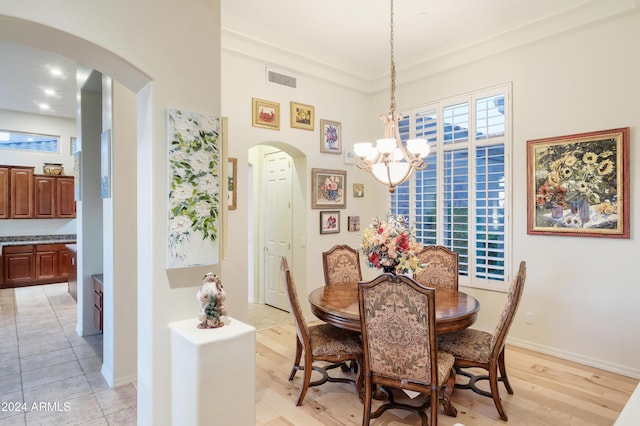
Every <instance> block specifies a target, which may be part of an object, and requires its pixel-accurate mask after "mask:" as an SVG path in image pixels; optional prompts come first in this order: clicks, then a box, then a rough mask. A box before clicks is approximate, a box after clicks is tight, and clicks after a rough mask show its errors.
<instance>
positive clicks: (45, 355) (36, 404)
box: [0, 283, 291, 426]
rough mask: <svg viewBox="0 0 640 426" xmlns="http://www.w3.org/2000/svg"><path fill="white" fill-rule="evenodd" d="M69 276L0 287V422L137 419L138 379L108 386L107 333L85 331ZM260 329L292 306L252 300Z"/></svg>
mask: <svg viewBox="0 0 640 426" xmlns="http://www.w3.org/2000/svg"><path fill="white" fill-rule="evenodd" d="M76 309H77V308H76V303H75V302H74V300H73V299H72V298H71V296H70V295H69V293H68V292H67V284H66V283H62V284H49V285H43V286H32V287H22V288H17V289H2V290H0V405H1V406H0V426H5V425H6V426H9V425H11V426H13V425H23V426H25V425H28V426H31V425H51V424H64V425H72V424H90V425H118V426H126V425H135V424H136V418H137V412H136V406H137V391H136V388H135V386H134V385H133V384H129V385H124V386H120V387H117V388H114V389H111V388H109V386H108V385H107V383H106V381H105V380H104V378H103V377H102V374H101V373H100V369H101V367H102V335H95V336H88V337H79V336H78V334H77V333H76V315H77V314H76ZM248 322H249V324H251V325H253V326H254V327H256V329H258V330H263V329H267V328H271V327H274V326H277V325H281V324H286V323H289V322H291V316H290V314H289V313H288V312H284V311H281V310H279V309H275V308H272V307H270V306H267V305H261V304H249V321H248Z"/></svg>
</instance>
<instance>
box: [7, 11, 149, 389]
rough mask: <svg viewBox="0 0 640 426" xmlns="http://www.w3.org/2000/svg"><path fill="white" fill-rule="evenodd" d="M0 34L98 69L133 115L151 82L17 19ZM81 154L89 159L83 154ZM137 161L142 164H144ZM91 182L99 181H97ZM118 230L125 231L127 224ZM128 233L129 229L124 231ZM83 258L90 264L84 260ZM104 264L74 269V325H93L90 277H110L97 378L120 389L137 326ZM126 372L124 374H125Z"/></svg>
mask: <svg viewBox="0 0 640 426" xmlns="http://www.w3.org/2000/svg"><path fill="white" fill-rule="evenodd" d="M0 28H2V31H0V42H6V43H11V44H14V45H17V46H29V47H31V48H35V49H38V50H41V51H46V52H51V53H55V54H57V55H60V56H64V57H66V58H68V59H71V60H73V61H76V62H77V63H78V64H82V65H83V66H86V67H88V68H94V69H95V68H98V67H99V68H100V69H101V71H102V73H103V74H104V75H109V76H111V77H112V78H113V80H114V81H115V82H117V83H114V84H117V86H118V90H120V89H124V90H125V91H127V92H129V93H130V94H131V96H132V98H133V100H132V101H131V100H130V101H128V107H130V108H132V109H133V111H135V110H136V108H137V106H136V99H135V98H136V95H135V93H137V92H140V91H141V89H142V88H143V87H144V85H145V84H147V83H148V82H149V81H150V79H149V78H148V77H146V76H145V75H144V74H143V73H141V72H140V71H139V70H137V69H136V68H135V67H133V66H131V65H130V64H128V63H127V62H126V61H124V60H123V59H121V58H119V57H117V56H116V55H114V54H113V53H111V52H109V51H107V50H106V49H104V48H102V47H100V46H97V45H94V44H92V43H90V42H88V41H86V40H83V39H81V38H79V37H76V36H73V35H71V34H69V33H65V32H62V31H59V30H56V29H53V28H51V27H47V26H45V25H41V24H36V23H33V22H30V21H25V20H21V19H17V18H10V17H7V16H0ZM144 96H149V94H148V93H146V94H144ZM94 107H95V108H94V109H96V110H97V111H98V115H100V112H99V108H101V105H100V100H98V101H97V103H96V104H95V105H94ZM87 115H88V114H87ZM134 117H135V115H134ZM111 119H113V117H111ZM147 125H148V123H147ZM122 127H124V126H122ZM135 128H136V126H135V123H134V125H133V129H135ZM139 129H145V126H144V125H143V126H141V127H139ZM101 130H102V129H101V128H99V127H98V128H97V130H96V131H97V139H98V140H99V137H100V131H101ZM142 133H144V132H142ZM134 137H135V130H134ZM88 144H89V141H88V140H87V141H85V147H87V148H88V146H89V145H88ZM134 146H135V145H134ZM94 148H95V147H94ZM98 151H99V147H98ZM86 154H89V150H88V149H87V152H86ZM87 157H88V155H87ZM117 158H118V157H117V156H116V157H114V158H113V161H114V167H115V165H116V164H115V162H116V161H118V159H117ZM141 160H142V161H145V160H144V159H141ZM134 173H135V167H134ZM96 177H97V178H98V179H99V176H96ZM115 196H117V195H115V193H114V197H115ZM97 197H98V199H99V197H100V196H99V195H98V196H97ZM114 200H115V198H114ZM107 203H111V206H112V205H113V200H111V201H108V202H107ZM99 208H100V209H102V208H103V206H102V202H100V205H99ZM106 209H107V210H108V209H109V206H107V207H106ZM83 216H84V217H83ZM90 216H91V215H90V214H85V215H82V213H80V214H79V215H78V218H79V219H78V221H79V223H78V225H77V228H80V227H81V226H82V222H83V221H84V220H87V221H88V222H91V220H92V219H94V218H92V217H90ZM108 219H109V220H110V223H111V225H113V223H114V220H113V211H111V213H110V216H109V218H108ZM91 225H92V223H88V224H86V227H89V228H90V227H91ZM123 225H125V226H126V224H123ZM129 227H130V228H131V225H129ZM101 229H102V228H101ZM111 230H112V231H113V232H111V233H110V234H109V235H107V234H105V238H104V239H105V242H102V239H100V242H101V244H102V245H103V246H104V245H105V244H107V242H106V240H107V239H111V240H113V235H114V234H115V233H116V232H117V230H114V229H113V228H111ZM120 232H122V231H120ZM78 238H79V239H80V240H83V239H84V238H83V236H82V233H81V232H78ZM91 244H94V245H95V244H98V243H96V242H94V241H79V244H78V247H79V249H80V250H81V247H82V246H85V247H89V246H90V245H91ZM110 245H111V247H113V241H111V244H110ZM136 250H137V247H136V246H135V245H134V246H133V252H135V251H136ZM80 256H81V255H80ZM80 256H79V260H80V262H82V258H81V257H80ZM85 257H87V258H89V256H85ZM105 263H106V264H105V265H103V268H105V269H108V270H102V271H100V270H96V269H95V268H89V267H87V268H84V269H83V265H79V266H78V269H79V272H80V277H79V278H80V279H79V281H81V284H80V282H79V286H78V287H79V288H78V322H79V323H81V324H83V323H84V322H85V321H87V318H90V319H89V321H92V317H93V297H94V292H93V282H92V281H91V275H92V274H95V273H98V272H104V275H105V277H107V276H108V277H111V279H110V282H106V281H105V287H106V286H107V285H109V286H111V290H112V291H111V294H107V293H105V306H104V308H105V311H104V314H105V323H106V322H107V321H108V320H111V322H112V323H111V326H110V329H109V333H106V332H105V335H104V342H103V365H102V374H103V376H104V377H105V379H106V380H107V382H108V383H109V384H110V385H111V386H117V385H120V384H124V383H129V382H132V381H135V380H136V378H137V376H136V375H137V373H136V365H137V356H136V352H135V351H127V350H124V347H125V346H126V347H127V348H131V345H134V347H135V345H136V340H137V327H135V326H133V327H132V325H133V324H137V315H136V312H137V310H136V309H135V299H136V294H137V288H136V286H135V285H134V286H131V285H129V286H127V287H125V285H126V283H122V284H121V285H119V286H118V287H117V288H118V293H119V294H118V296H119V298H116V297H114V293H115V291H113V290H115V287H114V285H115V280H114V279H113V271H115V270H116V269H117V268H118V266H120V267H122V265H117V264H115V263H113V262H105ZM122 269H124V268H122ZM133 281H134V282H135V278H134V279H133ZM131 295H133V300H134V302H133V307H134V309H130V307H129V306H127V307H122V300H126V298H127V296H131ZM116 304H120V306H121V311H122V312H126V313H125V314H124V315H123V316H120V318H119V321H118V323H116V322H115V321H114V319H115V310H116ZM89 311H91V312H89ZM123 319H124V320H123ZM78 330H79V331H80V330H83V328H82V327H79V328H78ZM81 334H82V331H81ZM124 364H126V365H127V366H126V367H125V368H124V369H123V368H122V365H124ZM125 369H126V371H124V370H125Z"/></svg>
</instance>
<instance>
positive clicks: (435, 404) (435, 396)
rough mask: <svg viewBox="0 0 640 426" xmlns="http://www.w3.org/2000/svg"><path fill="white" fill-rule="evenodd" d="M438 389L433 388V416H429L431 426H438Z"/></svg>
mask: <svg viewBox="0 0 640 426" xmlns="http://www.w3.org/2000/svg"><path fill="white" fill-rule="evenodd" d="M438 393H439V392H438V389H437V388H436V389H433V388H431V415H430V416H429V425H431V426H437V425H438V408H439V407H438V403H439V398H438Z"/></svg>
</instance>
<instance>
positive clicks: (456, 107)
mask: <svg viewBox="0 0 640 426" xmlns="http://www.w3.org/2000/svg"><path fill="white" fill-rule="evenodd" d="M510 90H511V88H510V85H503V86H498V87H495V88H491V89H486V90H483V91H479V92H477V93H470V94H466V95H463V96H456V97H455V98H451V99H445V100H442V101H440V102H437V103H434V104H429V105H425V106H422V107H417V108H414V109H411V110H409V111H404V112H403V113H404V116H405V118H404V119H403V120H401V122H400V131H401V137H402V139H403V140H407V139H409V138H414V137H422V138H425V139H427V141H428V142H429V144H430V145H431V154H429V156H428V157H427V158H426V161H427V163H428V167H427V168H426V169H425V170H422V171H418V172H416V173H414V175H413V176H412V177H411V179H410V180H409V181H407V182H405V183H404V184H402V185H400V186H399V187H398V188H397V189H396V192H395V193H394V194H392V195H391V197H390V213H391V214H393V215H402V216H406V217H409V219H410V221H411V223H412V224H413V225H414V226H415V228H416V237H417V238H418V240H420V241H421V242H422V243H423V244H425V245H434V244H438V245H443V246H445V247H447V248H449V249H450V250H454V251H456V252H457V253H458V254H459V256H460V257H459V258H460V270H459V274H460V284H461V285H467V286H475V287H482V288H492V289H501V290H506V288H507V287H508V284H507V283H508V277H509V273H510V271H509V268H508V265H509V243H508V242H509V232H508V229H509V223H508V218H509V217H510V215H509V199H508V193H509V191H508V187H509V176H508V173H507V172H508V170H509V167H507V163H506V162H507V159H508V158H509V156H508V153H507V151H508V149H509V148H510V145H511V141H510V136H509V135H510V131H509V123H510V121H511V119H510V117H509V108H508V105H509V99H510Z"/></svg>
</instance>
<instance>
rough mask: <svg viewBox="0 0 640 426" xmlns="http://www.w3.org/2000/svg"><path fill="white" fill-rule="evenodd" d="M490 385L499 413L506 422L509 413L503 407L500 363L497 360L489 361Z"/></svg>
mask: <svg viewBox="0 0 640 426" xmlns="http://www.w3.org/2000/svg"><path fill="white" fill-rule="evenodd" d="M489 386H490V388H491V397H492V398H493V403H494V404H495V406H496V409H497V410H498V414H499V415H500V419H502V420H504V421H505V422H506V421H507V420H508V419H509V418H508V417H507V413H506V412H505V411H504V408H503V407H502V401H501V400H500V390H499V389H498V365H497V362H491V363H489Z"/></svg>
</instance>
